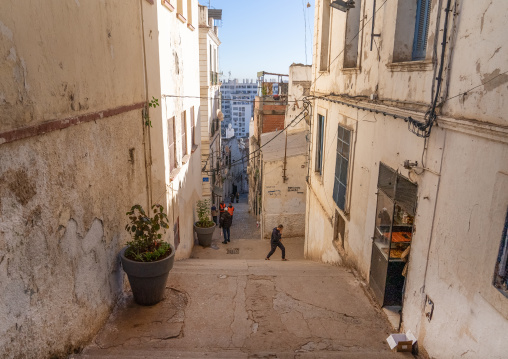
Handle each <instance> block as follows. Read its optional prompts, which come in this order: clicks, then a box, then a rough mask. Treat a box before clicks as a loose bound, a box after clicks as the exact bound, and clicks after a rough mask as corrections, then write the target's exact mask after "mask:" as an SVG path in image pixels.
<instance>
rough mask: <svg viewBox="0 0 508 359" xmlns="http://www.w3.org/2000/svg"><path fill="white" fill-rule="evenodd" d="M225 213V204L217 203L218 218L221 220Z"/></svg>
mask: <svg viewBox="0 0 508 359" xmlns="http://www.w3.org/2000/svg"><path fill="white" fill-rule="evenodd" d="M225 211H226V204H225V203H224V201H220V203H219V216H220V218H222V215H223V214H224V212H225Z"/></svg>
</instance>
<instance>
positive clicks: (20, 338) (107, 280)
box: [0, 0, 202, 358]
mask: <svg viewBox="0 0 508 359" xmlns="http://www.w3.org/2000/svg"><path fill="white" fill-rule="evenodd" d="M54 10H55V2H54V1H47V0H41V1H39V2H37V4H34V3H30V4H28V3H19V4H16V6H15V7H13V6H12V4H11V2H1V3H0V24H1V26H0V27H1V31H0V38H1V39H2V41H0V48H1V49H2V52H3V53H5V54H7V55H6V58H5V59H4V60H2V62H0V79H1V81H0V118H2V121H1V123H0V198H1V201H0V233H1V235H0V258H1V260H0V268H1V270H0V283H1V286H0V287H1V290H0V302H1V303H2V309H1V310H0V312H1V313H2V315H1V317H2V320H1V321H0V356H1V357H12V358H15V357H30V358H45V357H53V356H54V357H64V356H66V355H67V354H68V353H69V352H72V351H73V350H75V349H77V348H79V347H80V346H82V344H83V343H85V342H86V341H88V340H89V339H90V338H93V337H94V335H95V334H96V333H97V331H98V330H99V329H100V327H101V325H102V324H103V323H104V322H105V321H106V319H107V318H108V316H109V314H110V312H111V309H112V308H113V307H114V305H115V302H116V300H117V299H118V298H119V297H120V296H121V293H122V289H123V287H124V284H123V279H124V277H123V275H122V271H121V270H120V268H119V262H118V257H117V256H118V252H119V251H120V249H121V248H122V247H123V246H124V245H125V243H126V242H127V241H128V240H129V239H130V237H129V235H128V233H127V232H126V231H125V229H124V228H125V224H126V223H127V222H128V219H127V217H126V216H125V212H127V211H128V210H129V209H130V208H131V206H132V205H134V204H141V205H142V206H143V207H144V208H145V209H147V208H150V207H151V205H152V204H154V203H161V204H162V205H163V206H164V207H165V209H166V211H167V213H168V217H169V220H170V225H171V228H170V230H169V231H168V232H167V233H166V238H165V239H167V240H168V241H170V242H173V243H174V244H175V246H177V251H176V256H177V257H178V258H185V257H188V256H189V254H190V251H191V249H192V245H193V243H194V238H193V229H192V224H193V222H194V220H195V214H194V204H195V201H196V200H197V199H199V198H200V195H201V188H202V185H201V175H200V174H201V166H200V165H201V159H200V157H199V156H200V155H199V153H200V152H199V139H200V138H199V136H197V137H195V138H193V136H192V134H193V133H194V127H195V126H196V125H197V124H199V122H197V120H198V114H199V111H200V108H199V107H200V101H199V99H198V97H199V95H200V92H199V63H198V58H199V51H198V50H199V47H198V46H199V44H198V30H197V29H195V27H197V19H198V2H197V0H189V1H186V2H181V1H179V2H177V3H175V2H173V1H171V2H170V1H162V2H161V1H158V2H157V1H156V2H148V1H141V2H125V3H124V2H121V3H120V2H107V3H105V2H83V1H82V2H79V1H76V2H72V3H68V4H67V5H66V6H63V7H60V8H59V10H58V16H56V13H55V11H54ZM32 34H37V36H32ZM76 39H79V41H76ZM179 96H191V97H190V98H182V97H179ZM152 99H156V100H157V102H158V103H159V104H160V106H156V105H155V106H156V107H149V106H148V103H149V102H150V101H151V100H152ZM154 104H155V102H154ZM62 313H72V315H62Z"/></svg>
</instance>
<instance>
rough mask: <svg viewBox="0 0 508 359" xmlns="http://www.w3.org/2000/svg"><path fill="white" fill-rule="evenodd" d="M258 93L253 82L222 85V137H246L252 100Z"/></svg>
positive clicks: (236, 81) (229, 82)
mask: <svg viewBox="0 0 508 359" xmlns="http://www.w3.org/2000/svg"><path fill="white" fill-rule="evenodd" d="M257 91H258V85H257V82H256V81H255V80H245V79H244V80H242V81H241V82H240V81H239V80H237V79H234V80H228V81H225V82H223V83H222V86H221V93H222V110H223V113H224V121H223V123H222V137H225V138H231V137H233V136H236V137H248V136H249V122H250V119H251V117H252V109H253V103H254V98H255V97H256V93H257ZM229 125H231V126H229Z"/></svg>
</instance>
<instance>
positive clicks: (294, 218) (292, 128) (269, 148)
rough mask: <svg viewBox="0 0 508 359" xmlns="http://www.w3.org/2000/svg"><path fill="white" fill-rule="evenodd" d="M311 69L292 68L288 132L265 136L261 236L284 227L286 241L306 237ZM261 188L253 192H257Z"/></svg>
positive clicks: (262, 143)
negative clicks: (280, 226) (279, 226)
mask: <svg viewBox="0 0 508 359" xmlns="http://www.w3.org/2000/svg"><path fill="white" fill-rule="evenodd" d="M310 78H311V66H310V65H309V66H304V65H297V64H293V65H291V66H290V67H289V87H288V103H287V107H286V114H285V117H284V128H286V130H285V131H280V130H279V131H274V132H266V133H263V134H262V135H261V142H260V145H261V149H260V152H259V155H260V164H261V166H260V170H259V175H260V178H261V180H260V183H261V192H257V193H256V192H255V193H253V195H254V197H259V196H261V203H262V204H263V206H262V207H261V233H262V234H261V235H262V237H263V238H270V235H271V233H272V230H273V228H274V227H276V226H277V225H278V224H283V225H284V237H303V236H305V213H306V212H305V209H306V204H305V199H306V191H307V185H306V182H305V179H306V177H307V175H308V167H307V163H308V158H307V156H308V142H307V138H308V133H309V132H308V127H309V119H310V117H309V115H310V106H309V105H310V102H309V101H308V100H307V99H305V96H308V94H309V89H310V84H311V82H310ZM258 189H259V187H255V188H253V191H256V190H258Z"/></svg>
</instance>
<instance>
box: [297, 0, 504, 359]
mask: <svg viewBox="0 0 508 359" xmlns="http://www.w3.org/2000/svg"><path fill="white" fill-rule="evenodd" d="M323 3H324V1H319V2H317V3H316V17H315V19H316V21H315V24H316V25H315V36H314V39H315V41H316V42H315V48H319V49H321V48H322V44H320V43H319V39H320V38H321V25H320V24H321V21H322V19H321V18H320V14H321V7H322V6H323ZM400 4H405V2H403V1H398V2H397V1H393V2H386V3H381V4H380V3H379V2H378V5H377V6H378V7H380V6H382V8H381V9H380V10H379V11H378V12H377V13H376V27H375V29H374V32H375V33H381V37H380V38H375V39H374V42H375V43H374V46H373V50H372V51H371V50H370V32H371V26H370V23H369V24H368V26H366V27H365V28H363V30H362V31H361V32H360V35H359V36H360V38H361V39H363V40H362V41H361V42H360V44H359V50H360V51H359V54H360V57H359V59H358V67H357V68H354V69H343V63H344V58H343V54H342V53H341V51H342V50H343V48H344V45H345V43H344V33H345V31H343V30H344V28H345V23H344V22H345V18H346V15H345V14H344V13H342V12H340V11H336V10H333V11H332V15H331V28H332V30H331V31H332V32H331V34H332V38H331V41H330V44H331V48H330V49H329V50H330V57H329V71H324V72H320V71H319V68H318V65H317V64H319V63H320V60H321V58H320V53H318V52H315V57H314V62H313V63H314V66H313V80H314V87H313V88H312V91H313V92H312V94H313V95H318V96H319V95H329V94H331V93H334V94H343V96H342V97H341V99H342V100H343V101H344V100H345V101H348V102H350V103H356V104H359V105H361V106H365V107H370V108H371V109H372V110H373V111H374V112H367V111H363V110H360V109H354V108H352V107H346V106H344V105H339V104H331V103H329V102H326V101H323V100H316V102H315V106H314V108H313V111H314V114H313V115H314V116H313V124H312V127H311V132H312V153H311V161H312V162H311V164H310V166H311V169H314V166H315V165H314V160H315V158H316V132H317V128H316V120H317V115H318V114H321V115H323V116H325V117H326V128H325V136H324V137H325V145H324V149H325V150H324V160H323V161H324V171H323V174H322V176H321V175H319V174H318V173H316V172H313V171H312V174H311V176H310V186H309V190H308V199H307V202H308V206H307V211H308V214H307V222H306V223H307V234H306V256H307V257H308V258H312V259H316V260H321V261H325V262H335V263H341V262H347V263H348V264H350V265H353V266H355V267H356V268H357V269H358V270H359V272H360V273H361V274H362V276H364V277H365V278H366V279H368V278H369V271H370V257H371V250H372V249H371V248H372V239H371V237H372V234H373V230H374V222H375V215H376V214H375V210H376V190H377V188H376V187H377V179H378V171H379V170H378V168H379V162H380V161H382V162H384V163H385V164H387V165H389V166H390V167H392V168H394V169H396V170H399V172H400V173H401V174H402V175H403V176H405V177H407V178H409V179H410V180H411V181H413V182H414V183H416V184H417V185H418V207H417V214H416V218H415V232H414V236H413V239H412V243H411V257H410V262H409V272H408V276H407V279H406V291H405V296H404V307H403V330H407V329H411V330H412V331H413V332H414V333H416V335H417V336H418V339H419V342H420V345H421V346H422V347H424V348H425V349H426V351H427V352H428V353H429V355H430V356H431V357H446V358H458V357H461V358H483V357H489V358H502V357H504V356H505V355H506V349H507V347H506V343H505V342H506V341H505V336H504V335H503V334H502V333H505V332H506V330H507V325H508V316H507V311H508V301H507V299H506V297H504V296H503V295H502V294H501V293H499V292H498V291H497V290H496V289H495V288H494V287H493V286H492V278H493V271H494V264H495V260H496V257H497V251H498V249H499V243H500V240H501V238H500V236H501V232H502V228H503V225H504V216H505V215H506V205H507V203H508V198H506V193H508V180H507V179H506V178H507V175H506V173H508V169H507V168H506V164H507V163H508V153H507V146H508V140H507V138H508V133H507V131H506V116H505V115H504V114H505V112H506V108H507V106H506V94H507V92H506V90H507V86H506V83H507V81H508V78H507V77H506V75H503V72H504V71H506V70H507V69H503V66H504V64H505V62H506V61H504V60H505V59H506V57H507V52H506V51H507V50H506V47H504V46H503V45H504V42H503V36H504V35H503V32H502V30H501V29H502V28H503V25H502V24H503V23H504V22H506V16H505V14H506V13H507V6H508V4H507V3H504V2H503V3H495V4H494V3H491V2H490V1H480V2H476V3H475V4H474V5H472V4H469V3H468V2H464V1H452V4H457V6H458V8H457V9H455V11H453V12H452V13H451V14H453V16H450V21H449V37H448V38H447V41H448V42H447V52H446V53H445V61H446V62H445V64H444V68H445V71H444V80H443V88H442V91H441V95H440V101H443V100H444V104H443V106H442V108H441V110H440V111H441V112H440V114H441V116H439V117H438V119H437V125H434V127H433V129H432V132H431V136H430V138H428V139H427V140H426V141H424V140H423V139H421V138H418V137H416V136H414V135H413V134H411V133H410V132H409V131H408V130H407V124H406V123H405V122H403V121H402V120H400V119H394V118H393V117H391V116H383V115H382V112H383V111H387V112H391V113H396V114H402V115H404V116H412V117H413V118H414V119H417V120H419V121H423V120H424V117H423V114H424V113H425V111H426V110H427V109H428V108H429V104H430V101H431V98H432V93H433V91H434V90H435V83H434V84H433V79H434V78H435V77H436V72H437V70H438V67H437V66H436V63H438V61H440V51H441V47H440V44H441V41H442V39H441V36H442V33H443V32H442V28H443V22H444V18H443V16H444V15H443V14H444V6H445V4H446V1H442V2H440V1H432V5H431V13H430V26H429V34H428V44H427V51H426V54H427V55H426V58H425V60H422V61H403V58H404V56H407V53H406V54H404V51H406V52H407V49H404V46H401V44H402V43H403V41H402V42H401V41H396V40H395V39H396V37H397V36H398V35H401V36H402V35H403V33H400V32H399V30H401V28H402V31H403V30H404V29H403V28H404V27H408V28H409V27H412V26H413V25H412V24H409V25H408V23H410V21H406V20H408V19H407V17H404V16H402V15H401V14H402V13H401V11H403V10H404V9H402V8H397V6H398V5H400ZM372 5H373V4H372V2H371V1H362V2H361V6H362V9H364V12H363V14H364V15H365V17H364V19H365V21H367V20H370V16H371V15H370V14H372V10H373V9H372ZM440 6H441V8H439V7H440ZM501 14H503V15H501ZM399 15H401V16H399ZM396 17H397V18H398V17H401V18H404V20H405V21H404V23H401V21H396ZM362 24H363V22H362V23H361V25H360V28H362ZM410 31H414V28H413V29H410ZM438 35H439V38H438V37H437V36H438ZM402 45H403V44H402ZM406 47H407V46H406ZM471 48H475V49H476V50H475V51H474V52H471ZM503 59H504V60H503ZM482 84H483V85H482ZM473 88H474V89H473ZM471 89H472V90H471ZM466 91H467V93H464V92H466ZM461 93H464V94H462V95H460V96H456V95H458V94H461ZM371 94H373V95H374V96H373V98H372V99H371V98H368V96H370V95H371ZM347 96H354V99H353V98H348V97H347ZM376 110H379V113H375V111H376ZM339 123H340V124H342V126H345V127H347V128H349V129H350V130H351V131H352V141H353V142H352V143H353V144H352V147H351V155H350V162H349V173H348V194H347V200H346V210H345V211H341V210H340V209H339V208H338V207H337V206H336V205H335V203H334V201H333V199H332V193H333V173H334V171H335V158H336V156H335V148H336V146H337V141H336V133H337V132H336V131H337V125H338V124H339ZM404 160H410V161H412V162H414V161H418V168H416V169H414V170H411V171H408V170H407V169H405V168H403V161H404ZM422 167H425V170H424V169H423V168H422ZM338 215H339V216H342V217H343V218H344V219H345V221H346V230H345V243H344V249H341V248H337V246H336V244H335V243H334V226H336V223H337V219H336V218H337V216H338ZM339 254H340V256H339ZM427 295H428V296H429V297H430V298H431V299H432V300H433V301H434V304H435V309H434V316H433V319H432V320H431V321H430V322H429V321H428V320H427V318H426V317H425V314H424V309H423V308H424V305H423V304H424V300H425V297H426V296H427ZM443 333H446V336H443Z"/></svg>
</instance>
